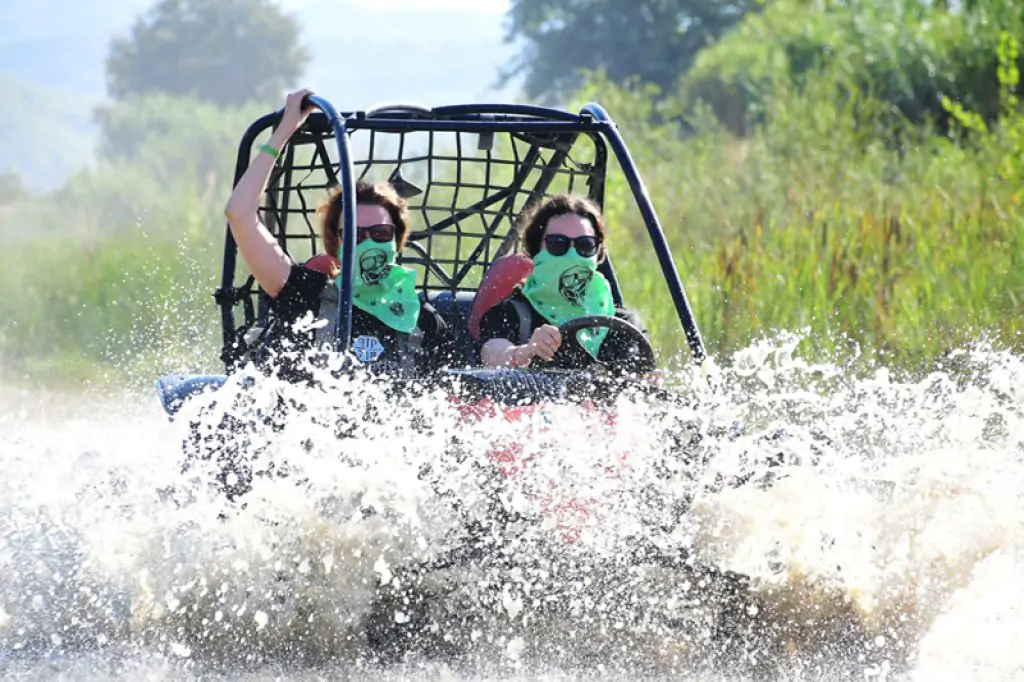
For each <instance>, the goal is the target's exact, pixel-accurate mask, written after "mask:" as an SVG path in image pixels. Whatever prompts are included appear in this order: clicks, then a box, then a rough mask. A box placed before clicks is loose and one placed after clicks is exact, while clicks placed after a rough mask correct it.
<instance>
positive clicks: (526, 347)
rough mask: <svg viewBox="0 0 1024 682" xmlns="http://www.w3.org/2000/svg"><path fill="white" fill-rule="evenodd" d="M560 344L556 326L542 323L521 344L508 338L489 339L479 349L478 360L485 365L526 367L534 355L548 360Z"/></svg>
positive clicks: (559, 334)
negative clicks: (527, 339)
mask: <svg viewBox="0 0 1024 682" xmlns="http://www.w3.org/2000/svg"><path fill="white" fill-rule="evenodd" d="M561 345H562V335H561V333H559V331H558V327H555V326H553V325H550V324H544V325H541V326H539V327H537V328H536V329H534V330H533V334H531V335H530V340H529V341H528V342H527V343H524V344H523V345H521V346H517V345H515V344H513V343H512V342H511V341H509V340H508V339H502V338H497V339H491V340H490V341H488V342H487V343H485V344H484V345H483V347H482V348H481V349H480V360H481V361H482V362H483V363H484V365H486V366H487V367H527V366H529V364H530V363H531V362H532V361H533V358H535V357H540V358H543V359H544V360H550V359H551V358H552V357H553V356H554V355H555V351H557V350H558V347H559V346H561Z"/></svg>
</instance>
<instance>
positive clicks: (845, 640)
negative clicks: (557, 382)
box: [0, 345, 1024, 680]
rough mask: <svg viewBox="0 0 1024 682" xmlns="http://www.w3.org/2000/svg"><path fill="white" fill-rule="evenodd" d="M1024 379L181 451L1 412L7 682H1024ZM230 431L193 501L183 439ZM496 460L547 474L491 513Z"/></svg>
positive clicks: (782, 388)
mask: <svg viewBox="0 0 1024 682" xmlns="http://www.w3.org/2000/svg"><path fill="white" fill-rule="evenodd" d="M1022 380H1024V364H1022V362H1021V361H1020V360H1019V359H1017V358H1014V357H1012V356H1009V355H1004V354H1000V353H997V352H994V351H991V350H984V349H980V350H970V351H965V352H964V353H963V354H962V356H961V357H960V358H959V361H958V370H957V373H956V374H945V373H941V372H937V373H935V374H933V375H931V376H928V377H925V378H923V379H918V380H913V381H911V380H900V379H897V378H895V377H894V376H892V375H891V374H889V373H888V372H886V371H884V370H883V371H879V372H877V373H875V374H873V375H871V376H869V377H866V378H853V377H849V376H847V375H846V374H845V372H844V369H843V368H841V367H834V366H809V365H807V364H806V363H804V362H802V361H801V360H800V359H799V358H796V357H793V355H792V354H791V351H790V348H789V347H788V346H784V345H776V346H771V345H766V346H756V347H752V348H750V349H748V350H747V351H746V352H744V353H741V354H739V355H738V356H736V357H735V358H732V359H731V362H730V363H729V369H727V370H725V369H723V370H719V373H718V374H717V375H716V377H715V385H716V387H717V388H716V389H715V390H714V391H710V390H707V389H705V388H702V384H701V383H700V382H699V381H697V380H696V379H695V378H694V377H690V376H686V377H680V378H679V383H680V384H681V385H683V386H684V387H690V388H684V389H683V391H684V392H685V393H687V395H688V396H689V397H691V398H694V399H696V400H697V403H696V406H694V405H693V404H692V403H691V404H690V405H686V404H683V403H679V404H673V405H671V406H666V405H661V404H659V405H652V404H649V403H645V402H643V401H635V400H632V399H629V398H627V397H624V398H622V400H621V401H620V403H619V404H617V405H616V406H615V409H614V410H613V412H614V418H610V417H609V415H606V414H601V413H587V414H580V413H579V412H578V411H574V410H573V409H570V408H554V407H552V408H551V409H549V410H546V411H545V412H544V413H543V414H534V415H531V416H529V417H528V418H524V420H522V421H512V422H510V421H508V420H505V419H486V418H485V419H482V420H479V419H470V418H469V417H468V416H467V415H466V414H465V413H460V412H459V411H458V410H457V409H456V408H455V406H453V405H452V404H451V403H450V402H448V401H445V400H444V399H443V396H432V395H423V396H417V397H415V398H410V399H407V400H403V399H396V398H395V397H394V396H390V395H388V394H387V392H386V390H385V389H384V388H382V387H375V386H372V385H367V384H360V383H351V382H350V383H342V382H339V383H337V385H334V386H332V388H331V390H330V391H328V392H326V393H322V394H316V395H309V394H300V393H297V392H296V389H295V388H294V387H290V386H287V385H282V384H277V383H274V382H272V381H267V380H263V381H260V382H259V383H258V384H257V386H256V388H255V389H248V390H242V389H241V388H240V387H239V386H238V385H235V384H231V385H229V386H227V387H226V388H225V391H224V392H223V393H221V394H220V395H219V396H209V397H204V398H201V399H199V400H197V401H196V402H195V403H194V404H193V405H191V406H190V407H189V408H187V409H186V411H185V413H184V415H183V417H182V418H180V419H177V420H175V421H174V422H171V421H169V420H168V419H167V418H166V416H164V415H163V414H162V412H161V411H160V408H159V406H158V404H157V402H156V399H155V395H154V394H148V393H144V394H140V395H136V394H133V393H123V394H119V395H105V396H96V395H91V394H85V395H83V394H75V395H70V394H44V393H38V392H23V391H14V390H12V389H5V390H4V391H3V398H2V399H0V410H2V415H0V453H2V454H0V676H5V677H8V678H12V679H18V678H20V677H23V678H27V679H252V680H262V679H296V680H305V679H328V678H329V679H339V678H342V679H458V680H464V679H467V680H468V679H551V680H555V679H600V678H607V679H638V678H643V679H647V678H651V679H654V678H660V677H671V678H673V679H695V680H703V679H788V680H803V679H909V680H937V679H938V680H941V679H950V680H954V679H956V680H962V679H978V680H1013V679H1020V678H1021V677H1022V676H1024V590H1021V589H1020V585H1021V578H1022V576H1024V494H1022V492H1021V490H1022V489H1024V463H1022V447H1024V418H1022V415H1021V411H1022V408H1024V395H1022V392H1024V388H1022V387H1024V381H1022ZM291 399H295V400H300V399H301V401H302V403H303V405H304V407H303V409H302V410H301V411H299V410H297V409H295V408H290V409H289V411H287V413H286V418H281V419H279V420H278V423H277V424H276V425H273V424H267V423H265V422H264V420H261V419H260V418H256V415H266V414H276V413H275V410H278V409H279V407H278V406H279V405H280V404H281V403H282V402H283V403H284V404H288V403H289V401H290V400H291ZM368 408H377V409H376V419H374V420H371V421H365V422H364V421H361V420H359V419H355V418H354V417H355V416H357V415H363V414H364V413H365V412H366V410H367V409H368ZM228 413H230V414H231V415H233V416H234V417H236V418H238V419H240V420H241V421H242V422H243V423H244V427H243V428H241V429H239V430H238V433H236V434H234V435H232V437H231V438H230V439H229V440H228V442H226V443H222V444H220V445H218V446H217V448H214V449H212V450H207V451H205V452H206V454H211V453H212V454H213V459H212V460H210V461H207V462H200V463H199V464H198V465H196V466H193V467H192V468H190V469H188V470H186V471H183V467H182V452H183V442H184V441H185V440H187V438H188V435H189V424H188V422H189V421H190V420H191V421H197V420H198V421H203V420H205V422H206V423H210V424H212V423H216V422H217V421H219V419H221V418H222V417H223V416H224V414H228ZM339 413H340V414H345V415H348V416H349V417H350V419H349V420H348V421H346V422H345V425H344V430H346V437H345V438H342V439H339V438H337V437H336V431H337V430H339V428H342V427H339V423H338V414H339ZM681 424H686V425H688V426H686V427H685V428H684V427H682V426H680V425H681ZM737 424H742V428H737ZM453 434H454V435H456V436H457V438H456V439H455V441H457V442H453V438H452V436H453ZM697 436H699V438H697ZM229 450H237V451H244V452H247V453H250V454H252V453H257V455H258V456H257V464H256V468H257V470H258V471H261V472H265V473H267V475H264V476H258V477H257V478H256V479H255V482H254V484H253V489H252V491H251V492H250V493H249V494H248V495H246V496H245V497H243V498H242V500H243V501H244V504H243V503H241V502H236V503H232V502H229V501H226V500H225V499H224V497H223V496H222V495H220V494H219V493H218V491H217V489H216V487H215V486H213V485H212V484H211V481H213V480H214V479H215V477H216V475H217V473H218V471H219V469H218V468H217V466H215V463H214V461H215V460H216V457H217V455H218V453H223V452H226V451H229ZM496 452H497V453H505V454H508V453H510V452H511V453H514V454H515V456H516V462H519V463H524V462H525V463H526V465H524V466H520V467H519V468H517V469H516V470H515V471H512V472H511V473H512V475H511V477H508V478H501V479H500V485H497V486H496V485H495V483H494V480H495V479H494V478H493V477H491V476H487V475H485V474H486V472H493V471H494V468H495V464H494V461H493V459H492V457H493V456H494V454H495V453H496ZM504 466H505V467H506V469H508V467H509V466H510V465H509V463H508V462H505V464H504ZM507 473H508V471H507ZM684 511H685V513H684ZM499 517H500V518H502V519H505V520H504V521H502V522H501V523H499V522H498V521H496V520H495V519H496V518H499ZM509 518H512V521H509V520H508V519H509ZM469 526H472V527H473V528H475V529H476V530H475V531H474V532H475V535H473V534H469V533H467V531H466V528H467V527H469ZM481 529H483V530H481ZM481 534H482V535H487V534H490V535H491V536H493V537H495V538H497V539H496V540H495V544H494V545H492V550H491V551H490V552H489V553H488V552H484V553H483V556H482V557H481V556H476V557H468V556H467V557H463V558H462V559H461V560H459V561H456V562H454V563H452V565H451V566H446V567H444V568H439V569H437V570H433V571H426V572H422V571H421V572H419V573H415V574H412V573H410V572H409V570H408V569H409V568H410V567H413V566H418V565H422V564H423V563H424V562H431V561H435V562H436V561H438V559H439V557H441V556H442V555H443V552H444V551H445V550H458V549H459V548H460V547H462V548H464V547H465V546H466V543H467V542H468V540H467V538H469V537H471V536H472V537H476V538H479V537H480V536H481ZM494 547H497V548H498V549H494ZM502 547H504V548H506V549H507V550H508V551H507V552H505V553H504V554H503V553H502V550H501V548H502ZM496 557H500V558H496ZM652 557H657V558H656V559H655V558H652ZM381 584H385V585H386V586H388V588H392V589H393V590H395V591H396V592H395V593H396V594H415V595H418V596H420V597H422V601H420V602H416V603H417V604H420V606H416V605H414V604H412V603H411V602H402V601H401V599H400V598H399V600H398V601H396V602H382V600H381V597H380V595H381V594H382V592H381V589H380V585H381ZM403 589H406V590H407V591H406V592H403V591H402V590H403ZM424 605H425V606H424ZM424 613H426V614H427V615H426V616H424V615H423V614H424ZM382 614H383V615H382ZM419 617H426V618H427V620H428V621H429V622H430V623H433V630H432V631H431V632H430V635H429V636H426V637H425V638H426V640H429V642H431V647H432V648H430V650H429V651H427V652H426V653H423V652H413V653H411V654H409V655H408V656H407V657H406V658H405V659H402V660H398V661H394V660H390V661H384V660H381V659H380V658H378V657H376V655H375V653H374V652H375V650H374V649H373V648H371V647H370V646H368V644H367V638H368V629H370V628H372V626H373V623H377V624H378V625H379V624H380V622H382V621H381V619H383V622H385V624H387V623H391V624H394V623H399V624H401V623H404V622H414V621H416V619H417V618H419ZM375 619H376V620H375Z"/></svg>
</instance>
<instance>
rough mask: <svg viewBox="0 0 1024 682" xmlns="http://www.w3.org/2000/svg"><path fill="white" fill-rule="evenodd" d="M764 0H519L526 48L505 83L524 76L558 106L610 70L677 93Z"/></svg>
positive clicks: (515, 35)
mask: <svg viewBox="0 0 1024 682" xmlns="http://www.w3.org/2000/svg"><path fill="white" fill-rule="evenodd" d="M758 4H759V3H758V2H757V0H512V3H511V6H510V8H509V12H508V15H507V35H506V40H507V41H509V42H516V41H522V42H523V43H524V47H523V50H522V52H521V53H520V54H519V55H518V57H517V58H516V59H515V60H514V61H513V62H512V63H511V64H510V65H509V68H508V69H507V70H506V71H505V73H504V74H503V79H504V80H505V81H508V80H509V79H511V78H513V77H515V76H519V75H523V76H524V77H525V89H526V94H527V95H528V96H529V97H532V98H540V99H545V100H552V99H555V98H558V97H560V96H563V95H565V94H566V93H567V92H569V91H571V90H573V89H575V88H576V87H577V86H579V85H580V84H581V82H582V81H583V76H582V74H581V71H582V70H603V71H604V72H605V73H606V74H607V75H608V77H609V78H611V79H612V80H613V81H615V82H623V81H625V80H627V79H629V78H631V77H639V78H641V79H642V80H644V81H646V82H649V83H654V84H657V85H659V86H662V87H671V86H673V85H674V84H675V82H676V80H677V79H678V77H679V75H680V74H682V73H685V72H686V71H687V70H688V69H689V68H690V66H691V64H692V63H693V60H694V58H695V57H696V55H697V53H698V52H700V51H701V50H702V49H703V48H704V47H706V46H707V45H709V44H711V43H713V42H714V41H716V40H717V39H718V38H719V37H720V36H721V35H723V34H724V33H725V32H726V31H728V30H729V29H730V28H732V27H733V26H734V25H735V24H736V23H737V22H738V21H740V20H741V19H742V18H743V17H744V16H745V15H746V14H747V13H748V12H749V11H750V10H752V9H753V8H755V7H756V6H757V5H758Z"/></svg>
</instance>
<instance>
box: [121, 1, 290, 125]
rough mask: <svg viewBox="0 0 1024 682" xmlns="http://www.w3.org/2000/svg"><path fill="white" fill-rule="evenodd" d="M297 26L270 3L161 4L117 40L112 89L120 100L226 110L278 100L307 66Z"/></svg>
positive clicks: (202, 2) (194, 2)
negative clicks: (177, 100)
mask: <svg viewBox="0 0 1024 682" xmlns="http://www.w3.org/2000/svg"><path fill="white" fill-rule="evenodd" d="M308 61H309V52H308V51H307V50H306V49H305V47H303V46H302V44H301V43H300V42H299V24H298V21H296V20H295V18H294V17H292V16H289V15H287V14H285V13H284V12H283V11H282V9H281V8H280V7H279V6H278V4H277V3H275V2H271V1H270V0H160V2H158V3H157V4H156V5H154V7H153V8H152V9H151V10H150V11H149V12H147V13H146V14H145V15H143V16H141V17H139V18H138V19H137V20H136V21H135V24H134V26H132V30H131V34H130V35H129V36H128V37H126V38H117V39H115V40H114V41H113V43H112V44H111V46H110V54H109V56H108V57H107V63H106V67H107V86H108V89H109V91H110V95H111V96H112V97H113V98H114V99H117V100H121V99H125V98H127V97H130V96H132V95H146V94H152V93H166V94H169V95H174V96H187V97H196V98H198V99H201V100H203V101H206V102H214V103H216V104H221V105H224V106H240V105H243V104H246V103H248V102H252V101H254V100H255V101H267V100H273V99H276V98H277V96H278V95H279V93H280V92H281V91H282V90H284V89H285V88H287V87H289V86H291V85H293V84H294V83H295V81H296V80H297V79H298V77H299V76H301V75H302V72H303V71H304V70H305V68H306V64H307V62H308Z"/></svg>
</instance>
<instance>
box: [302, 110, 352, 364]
mask: <svg viewBox="0 0 1024 682" xmlns="http://www.w3.org/2000/svg"><path fill="white" fill-rule="evenodd" d="M307 102H308V103H309V104H311V105H313V106H315V107H316V108H318V109H319V110H320V111H322V112H323V113H324V115H325V116H326V117H327V120H328V122H330V124H331V127H332V128H333V129H334V141H335V143H336V144H337V145H338V170H339V171H340V174H341V178H340V184H341V191H342V200H341V254H340V256H341V257H340V258H339V260H340V261H341V273H340V274H339V275H338V278H339V284H338V319H337V321H336V323H335V328H334V331H335V350H337V351H338V352H342V353H344V352H347V351H348V350H349V348H350V347H351V345H352V286H353V284H354V277H355V260H356V183H355V177H354V173H355V170H354V169H353V167H352V156H351V154H350V150H349V139H348V130H347V129H346V127H345V121H344V120H343V119H342V118H341V116H339V115H338V111H337V109H335V108H334V105H333V104H331V103H330V102H328V101H327V100H326V99H324V98H323V97H320V96H318V95H310V96H309V97H307Z"/></svg>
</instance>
